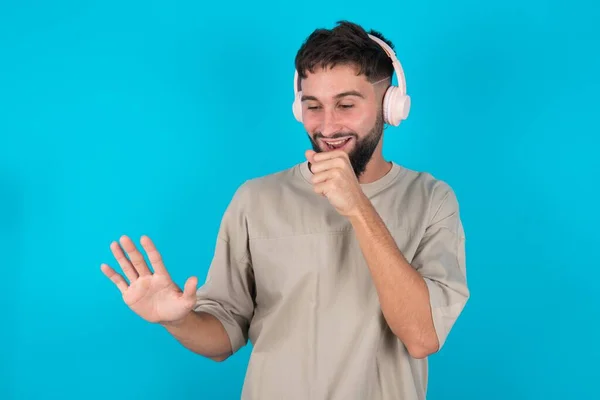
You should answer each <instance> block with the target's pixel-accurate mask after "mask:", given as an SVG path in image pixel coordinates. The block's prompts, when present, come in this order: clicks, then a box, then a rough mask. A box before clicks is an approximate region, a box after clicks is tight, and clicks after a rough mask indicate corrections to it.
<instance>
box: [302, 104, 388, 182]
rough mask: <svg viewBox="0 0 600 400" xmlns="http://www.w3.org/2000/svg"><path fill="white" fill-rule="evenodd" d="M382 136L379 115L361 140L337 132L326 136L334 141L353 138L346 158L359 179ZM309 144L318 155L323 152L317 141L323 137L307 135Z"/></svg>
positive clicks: (381, 124) (381, 121)
mask: <svg viewBox="0 0 600 400" xmlns="http://www.w3.org/2000/svg"><path fill="white" fill-rule="evenodd" d="M382 134H383V117H382V115H381V114H379V115H378V117H377V121H376V122H375V126H374V127H373V129H371V131H370V132H369V134H368V135H366V136H365V137H363V138H362V139H360V140H359V139H358V135H356V133H354V132H339V133H336V134H335V135H332V136H328V137H327V138H328V139H335V138H338V137H340V138H341V137H350V136H351V137H353V138H354V142H355V144H354V148H353V149H352V151H351V152H349V153H348V157H349V158H350V163H351V164H352V169H353V170H354V174H355V175H356V177H360V176H361V175H362V174H363V173H364V172H365V169H366V168H367V164H368V163H369V161H370V160H371V157H372V156H373V152H374V151H375V149H376V148H377V145H378V144H379V140H380V139H381V135H382ZM308 137H309V139H310V142H311V144H312V148H313V150H314V151H315V152H317V153H320V152H322V151H323V150H322V149H321V148H320V147H319V145H318V143H317V140H318V139H319V138H323V137H324V136H323V135H322V134H321V133H320V132H317V133H315V134H314V136H313V137H311V136H310V135H308Z"/></svg>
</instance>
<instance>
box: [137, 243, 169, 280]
mask: <svg viewBox="0 0 600 400" xmlns="http://www.w3.org/2000/svg"><path fill="white" fill-rule="evenodd" d="M140 243H141V244H142V247H143V248H144V250H145V251H146V254H148V260H150V264H151V265H152V268H153V269H154V273H156V274H161V275H169V273H168V272H167V269H166V268H165V264H164V262H163V259H162V256H161V255H160V253H159V252H158V250H156V246H155V245H154V242H152V240H151V239H150V238H149V237H148V236H146V235H143V236H142V237H141V239H140Z"/></svg>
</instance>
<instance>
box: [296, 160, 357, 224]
mask: <svg viewBox="0 0 600 400" xmlns="http://www.w3.org/2000/svg"><path fill="white" fill-rule="evenodd" d="M305 156H306V159H307V160H308V161H309V162H310V164H311V165H310V170H311V171H312V173H313V177H312V184H313V187H314V190H315V192H316V193H318V194H320V195H323V196H325V197H327V199H328V200H329V202H330V203H331V205H332V206H333V207H335V209H336V210H337V211H338V212H339V213H340V214H341V215H344V216H346V217H350V216H354V215H356V214H357V213H358V212H359V211H360V209H361V208H362V207H363V205H364V204H365V203H366V202H368V199H367V197H366V196H365V194H364V193H363V191H362V188H361V187H360V183H359V182H358V179H357V177H356V175H355V174H354V169H353V168H352V164H351V163H350V158H349V157H348V154H346V152H344V151H341V150H332V151H326V152H322V153H316V152H315V151H313V150H307V151H306V153H305Z"/></svg>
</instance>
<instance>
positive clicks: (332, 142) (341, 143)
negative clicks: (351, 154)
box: [321, 136, 352, 150]
mask: <svg viewBox="0 0 600 400" xmlns="http://www.w3.org/2000/svg"><path fill="white" fill-rule="evenodd" d="M351 140H352V136H348V137H345V138H341V139H321V141H322V142H323V143H325V149H326V150H340V149H343V148H344V147H346V145H347V144H348V143H350V141H351Z"/></svg>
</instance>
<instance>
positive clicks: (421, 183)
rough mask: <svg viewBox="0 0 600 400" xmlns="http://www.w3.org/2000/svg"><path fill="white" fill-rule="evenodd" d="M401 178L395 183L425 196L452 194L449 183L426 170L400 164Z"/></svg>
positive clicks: (452, 190)
mask: <svg viewBox="0 0 600 400" xmlns="http://www.w3.org/2000/svg"><path fill="white" fill-rule="evenodd" d="M402 171H403V173H402V175H401V179H398V180H397V181H396V184H397V185H400V186H403V187H404V188H405V190H406V191H408V192H415V193H419V194H420V195H424V196H425V197H432V196H438V197H439V196H442V197H446V196H448V195H454V189H453V187H452V186H451V185H450V183H449V182H448V181H446V180H444V179H442V178H440V177H438V176H436V175H435V174H434V173H432V172H430V171H427V170H417V169H410V168H407V167H404V166H402Z"/></svg>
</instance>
